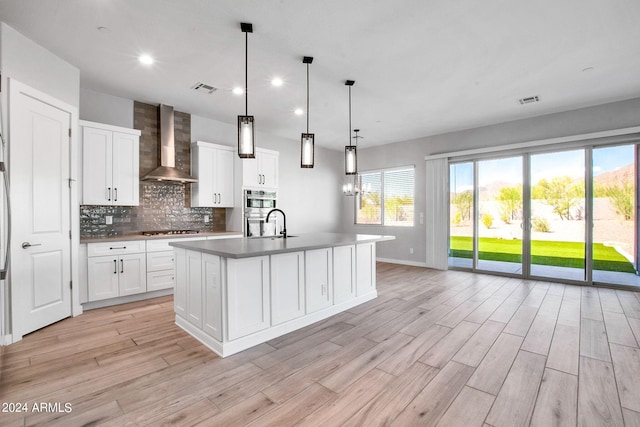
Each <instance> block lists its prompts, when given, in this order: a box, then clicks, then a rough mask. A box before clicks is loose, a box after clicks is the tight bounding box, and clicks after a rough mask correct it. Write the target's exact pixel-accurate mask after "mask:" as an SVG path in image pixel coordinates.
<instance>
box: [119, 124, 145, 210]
mask: <svg viewBox="0 0 640 427" xmlns="http://www.w3.org/2000/svg"><path fill="white" fill-rule="evenodd" d="M139 144H140V142H139V136H138V135H131V134H126V133H120V132H113V166H112V167H113V204H114V205H117V206H138V205H139V204H140V198H139V191H140V190H139V188H140V173H139V168H140V166H139V161H138V158H139Z"/></svg>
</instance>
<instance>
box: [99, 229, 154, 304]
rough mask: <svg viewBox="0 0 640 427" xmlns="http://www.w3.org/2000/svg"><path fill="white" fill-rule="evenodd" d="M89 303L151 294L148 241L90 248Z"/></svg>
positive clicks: (111, 243)
mask: <svg viewBox="0 0 640 427" xmlns="http://www.w3.org/2000/svg"><path fill="white" fill-rule="evenodd" d="M87 255H88V258H87V290H88V299H89V301H98V300H103V299H107V298H115V297H119V296H125V295H132V294H138V293H142V292H146V291H147V279H146V273H147V269H146V259H145V253H144V241H133V242H109V243H89V244H88V245H87Z"/></svg>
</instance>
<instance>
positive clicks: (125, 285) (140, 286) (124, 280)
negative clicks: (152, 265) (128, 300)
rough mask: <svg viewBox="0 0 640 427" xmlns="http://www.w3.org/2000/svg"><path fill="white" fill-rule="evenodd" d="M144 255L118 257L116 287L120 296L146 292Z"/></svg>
mask: <svg viewBox="0 0 640 427" xmlns="http://www.w3.org/2000/svg"><path fill="white" fill-rule="evenodd" d="M145 258H146V256H145V254H129V255H120V257H119V259H118V274H119V277H118V282H119V283H118V286H119V289H120V296H121V297H122V296H125V295H133V294H139V293H142V292H147V263H146V259H145Z"/></svg>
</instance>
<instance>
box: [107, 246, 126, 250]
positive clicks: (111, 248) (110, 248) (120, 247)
mask: <svg viewBox="0 0 640 427" xmlns="http://www.w3.org/2000/svg"><path fill="white" fill-rule="evenodd" d="M114 249H127V247H126V246H113V247H109V250H114Z"/></svg>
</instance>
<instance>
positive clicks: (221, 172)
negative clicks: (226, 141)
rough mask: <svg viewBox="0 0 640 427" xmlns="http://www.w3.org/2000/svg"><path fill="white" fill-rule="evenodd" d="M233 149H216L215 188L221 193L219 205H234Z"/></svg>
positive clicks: (227, 206)
mask: <svg viewBox="0 0 640 427" xmlns="http://www.w3.org/2000/svg"><path fill="white" fill-rule="evenodd" d="M234 155H235V153H234V152H233V151H227V150H216V172H215V173H216V175H215V184H214V186H215V188H216V190H215V191H216V192H217V193H218V194H219V196H218V203H217V204H216V206H217V207H224V208H232V207H233V188H234V185H233V180H234V175H233V162H234V158H233V157H234Z"/></svg>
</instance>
